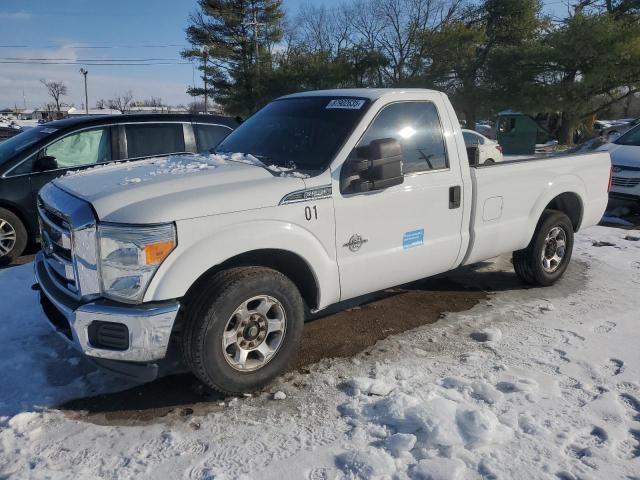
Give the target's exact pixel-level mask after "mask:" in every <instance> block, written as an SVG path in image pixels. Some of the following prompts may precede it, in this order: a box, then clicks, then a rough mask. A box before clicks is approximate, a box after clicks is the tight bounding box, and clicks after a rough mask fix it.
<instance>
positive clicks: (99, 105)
mask: <svg viewBox="0 0 640 480" xmlns="http://www.w3.org/2000/svg"><path fill="white" fill-rule="evenodd" d="M96 108H97V109H98V110H104V109H105V108H107V101H106V100H105V99H104V98H101V99H100V100H98V101H97V102H96Z"/></svg>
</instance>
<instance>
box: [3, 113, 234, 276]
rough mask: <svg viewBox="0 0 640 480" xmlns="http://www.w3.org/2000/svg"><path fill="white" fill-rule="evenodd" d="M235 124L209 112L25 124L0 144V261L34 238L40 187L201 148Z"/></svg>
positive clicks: (209, 146)
mask: <svg viewBox="0 0 640 480" xmlns="http://www.w3.org/2000/svg"><path fill="white" fill-rule="evenodd" d="M237 126H238V120H236V119H233V118H229V117H221V116H213V115H171V114H143V115H138V114H131V115H109V116H93V117H78V118H69V119H65V120H58V121H54V122H49V123H46V124H42V125H38V126H37V127H34V128H30V129H28V130H26V131H24V132H23V133H21V134H19V135H17V136H15V137H12V138H10V139H8V140H6V141H4V142H2V143H0V264H2V263H6V262H8V261H11V260H12V259H14V258H16V257H18V256H20V255H21V254H22V253H23V251H24V249H25V247H26V246H27V245H28V244H29V243H30V242H33V241H34V240H35V239H36V238H37V236H38V221H37V214H36V197H37V194H38V191H39V190H40V188H42V187H43V186H44V185H45V184H46V183H48V182H50V181H51V180H53V179H54V178H56V177H59V176H60V175H64V174H65V173H66V172H68V171H72V170H81V169H83V168H88V167H92V166H95V165H99V164H102V163H109V162H117V161H125V160H136V159H141V158H145V157H150V156H154V155H164V154H168V153H180V152H192V153H198V152H206V151H208V150H210V149H212V148H213V147H215V146H216V145H217V144H218V143H219V142H220V141H221V140H222V139H223V138H224V137H226V136H227V135H228V134H229V133H230V132H231V131H232V130H233V129H235V128H236V127H237Z"/></svg>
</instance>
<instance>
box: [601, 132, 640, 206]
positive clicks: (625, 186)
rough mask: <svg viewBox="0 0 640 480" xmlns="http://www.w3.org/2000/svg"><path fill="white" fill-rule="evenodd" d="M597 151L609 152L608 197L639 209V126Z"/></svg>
mask: <svg viewBox="0 0 640 480" xmlns="http://www.w3.org/2000/svg"><path fill="white" fill-rule="evenodd" d="M598 150H599V151H605V152H609V155H610V156H611V172H612V177H611V192H610V193H609V196H610V197H611V198H613V199H616V200H623V201H626V202H631V203H634V204H635V206H636V207H637V208H639V209H640V125H637V126H635V127H634V128H632V129H631V130H629V131H628V132H627V133H625V134H624V135H622V136H620V137H619V138H618V139H617V140H615V141H614V142H612V143H607V144H605V145H603V146H601V147H600V148H599V149H598Z"/></svg>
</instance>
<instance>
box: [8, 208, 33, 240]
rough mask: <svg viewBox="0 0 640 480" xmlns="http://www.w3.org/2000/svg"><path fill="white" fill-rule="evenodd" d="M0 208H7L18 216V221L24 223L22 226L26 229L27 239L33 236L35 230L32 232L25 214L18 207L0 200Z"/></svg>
mask: <svg viewBox="0 0 640 480" xmlns="http://www.w3.org/2000/svg"><path fill="white" fill-rule="evenodd" d="M0 208H4V209H5V210H9V211H10V212H11V213H13V214H14V215H15V216H16V217H18V218H19V219H20V221H21V222H22V224H23V225H24V228H25V229H26V230H27V234H28V235H29V237H30V239H29V241H31V237H33V236H34V234H35V232H33V231H32V230H31V224H30V222H27V218H26V216H25V214H24V213H23V212H22V211H21V210H20V209H19V208H18V207H16V206H15V205H14V204H12V203H7V202H3V201H0Z"/></svg>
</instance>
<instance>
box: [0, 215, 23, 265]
mask: <svg viewBox="0 0 640 480" xmlns="http://www.w3.org/2000/svg"><path fill="white" fill-rule="evenodd" d="M27 240H28V235H27V229H26V228H25V226H24V225H23V223H22V222H21V221H20V219H19V218H18V217H17V216H16V215H15V214H14V213H13V212H11V211H9V210H6V209H4V208H0V265H2V264H4V263H11V262H12V261H13V260H15V259H16V258H18V257H19V256H20V255H22V253H23V252H24V249H25V247H26V246H27Z"/></svg>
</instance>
